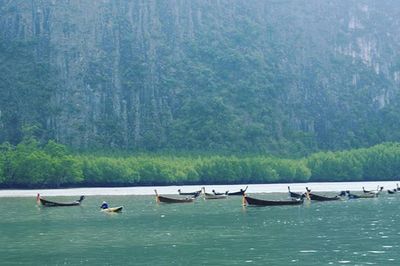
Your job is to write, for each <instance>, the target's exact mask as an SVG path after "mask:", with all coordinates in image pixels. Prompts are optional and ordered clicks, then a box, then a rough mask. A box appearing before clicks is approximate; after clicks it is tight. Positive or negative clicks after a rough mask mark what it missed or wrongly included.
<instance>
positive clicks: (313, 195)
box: [308, 193, 341, 201]
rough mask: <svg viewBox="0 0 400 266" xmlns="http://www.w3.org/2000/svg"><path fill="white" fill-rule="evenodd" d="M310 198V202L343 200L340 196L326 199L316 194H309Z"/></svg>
mask: <svg viewBox="0 0 400 266" xmlns="http://www.w3.org/2000/svg"><path fill="white" fill-rule="evenodd" d="M308 197H309V198H310V200H315V201H334V200H340V199H341V198H340V197H339V196H336V197H325V196H320V195H316V194H312V193H309V194H308Z"/></svg>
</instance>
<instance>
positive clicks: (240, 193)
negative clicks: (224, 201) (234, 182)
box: [228, 186, 249, 196]
mask: <svg viewBox="0 0 400 266" xmlns="http://www.w3.org/2000/svg"><path fill="white" fill-rule="evenodd" d="M248 187H249V186H246V188H245V189H244V190H243V189H240V191H236V192H230V193H229V192H228V196H243V195H244V194H245V193H246V190H247V188H248Z"/></svg>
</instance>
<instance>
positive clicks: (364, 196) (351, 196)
mask: <svg viewBox="0 0 400 266" xmlns="http://www.w3.org/2000/svg"><path fill="white" fill-rule="evenodd" d="M346 193H347V196H348V197H349V199H371V198H376V197H378V194H374V193H364V194H361V195H358V194H352V193H350V191H348V190H347V191H346Z"/></svg>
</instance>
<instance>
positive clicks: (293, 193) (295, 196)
mask: <svg viewBox="0 0 400 266" xmlns="http://www.w3.org/2000/svg"><path fill="white" fill-rule="evenodd" d="M287 188H288V191H289V196H290V197H291V198H295V199H299V198H301V197H302V195H303V194H300V193H296V192H292V191H290V187H289V186H288V187H287Z"/></svg>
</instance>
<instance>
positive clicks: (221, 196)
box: [204, 193, 227, 200]
mask: <svg viewBox="0 0 400 266" xmlns="http://www.w3.org/2000/svg"><path fill="white" fill-rule="evenodd" d="M226 198H227V195H226V194H223V195H214V194H210V193H205V194H204V199H206V200H216V199H226Z"/></svg>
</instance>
